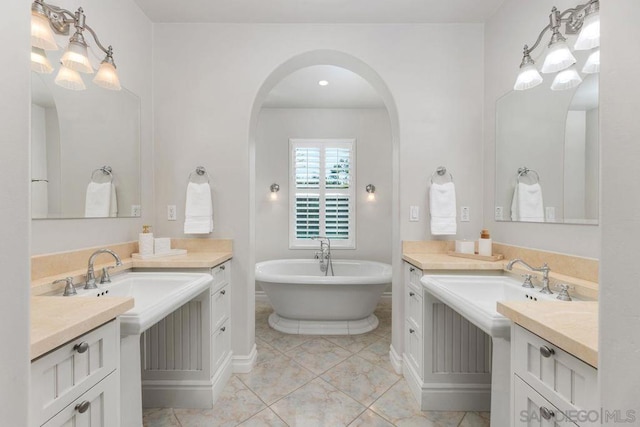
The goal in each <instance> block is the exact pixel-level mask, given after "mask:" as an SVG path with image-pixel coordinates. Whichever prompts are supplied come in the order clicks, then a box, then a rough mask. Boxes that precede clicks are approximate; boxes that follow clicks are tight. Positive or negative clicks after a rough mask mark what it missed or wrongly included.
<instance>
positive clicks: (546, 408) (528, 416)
mask: <svg viewBox="0 0 640 427" xmlns="http://www.w3.org/2000/svg"><path fill="white" fill-rule="evenodd" d="M513 412H514V414H513V416H514V421H513V425H514V426H526V427H534V426H535V427H556V426H564V427H569V426H571V427H576V426H577V424H575V423H573V422H571V421H570V420H569V419H568V418H567V417H566V416H565V415H564V414H563V413H562V412H561V411H560V410H559V409H558V408H556V407H555V406H553V405H552V404H551V403H550V402H549V401H548V400H546V399H545V398H544V397H542V396H541V395H540V394H539V393H538V392H536V391H535V390H534V389H532V388H531V387H530V386H529V385H528V384H527V383H525V382H524V381H523V380H522V378H520V377H519V376H517V375H514V411H513Z"/></svg>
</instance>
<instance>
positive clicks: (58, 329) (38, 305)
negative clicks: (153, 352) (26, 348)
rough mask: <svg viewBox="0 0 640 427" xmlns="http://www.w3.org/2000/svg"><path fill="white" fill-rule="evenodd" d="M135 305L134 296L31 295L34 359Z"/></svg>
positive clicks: (32, 349) (32, 352)
mask: <svg viewBox="0 0 640 427" xmlns="http://www.w3.org/2000/svg"><path fill="white" fill-rule="evenodd" d="M131 308H133V298H116V297H103V298H69V297H31V360H33V359H36V358H37V357H39V356H42V355H43V354H45V353H47V352H49V351H51V350H53V349H55V348H57V347H59V346H61V345H63V344H64V343H66V342H69V341H71V340H73V339H75V338H77V337H78V336H80V335H82V334H84V333H86V332H89V331H90V330H92V329H95V328H97V327H98V326H100V325H103V324H105V323H107V322H108V321H110V320H112V319H115V318H116V317H117V316H119V315H121V314H122V313H124V312H126V311H127V310H130V309H131Z"/></svg>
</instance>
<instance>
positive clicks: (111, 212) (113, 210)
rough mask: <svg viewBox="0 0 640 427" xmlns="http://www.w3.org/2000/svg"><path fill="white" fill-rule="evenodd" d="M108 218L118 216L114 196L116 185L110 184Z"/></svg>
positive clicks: (116, 199) (116, 200)
mask: <svg viewBox="0 0 640 427" xmlns="http://www.w3.org/2000/svg"><path fill="white" fill-rule="evenodd" d="M109 216H110V217H113V218H115V217H117V216H118V196H117V195H116V185H115V184H113V183H112V184H111V199H110V200H109Z"/></svg>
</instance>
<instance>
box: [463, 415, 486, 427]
mask: <svg viewBox="0 0 640 427" xmlns="http://www.w3.org/2000/svg"><path fill="white" fill-rule="evenodd" d="M490 424H491V422H490V413H489V412H467V413H466V415H465V416H464V418H463V419H462V422H461V423H460V426H459V427H489V425H490Z"/></svg>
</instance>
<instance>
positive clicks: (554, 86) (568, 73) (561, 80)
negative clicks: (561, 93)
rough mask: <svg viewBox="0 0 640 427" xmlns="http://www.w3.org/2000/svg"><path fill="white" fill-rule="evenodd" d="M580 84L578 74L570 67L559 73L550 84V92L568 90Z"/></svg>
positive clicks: (580, 79)
mask: <svg viewBox="0 0 640 427" xmlns="http://www.w3.org/2000/svg"><path fill="white" fill-rule="evenodd" d="M580 83H582V78H580V74H578V70H576V67H570V68H567V69H566V70H563V71H560V72H559V73H558V74H557V75H556V78H555V79H553V83H551V90H569V89H573V88H574V87H576V86H578V85H579V84H580Z"/></svg>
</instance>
